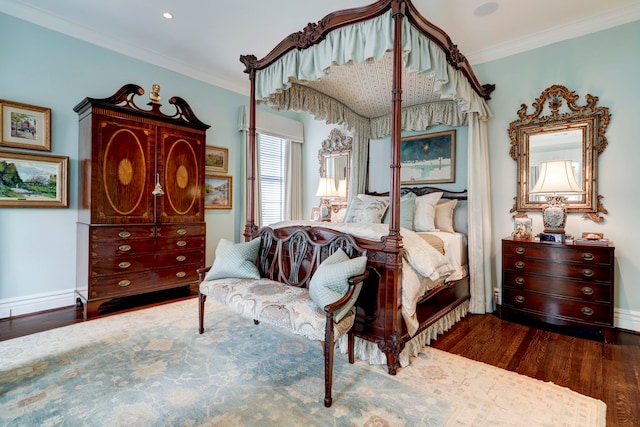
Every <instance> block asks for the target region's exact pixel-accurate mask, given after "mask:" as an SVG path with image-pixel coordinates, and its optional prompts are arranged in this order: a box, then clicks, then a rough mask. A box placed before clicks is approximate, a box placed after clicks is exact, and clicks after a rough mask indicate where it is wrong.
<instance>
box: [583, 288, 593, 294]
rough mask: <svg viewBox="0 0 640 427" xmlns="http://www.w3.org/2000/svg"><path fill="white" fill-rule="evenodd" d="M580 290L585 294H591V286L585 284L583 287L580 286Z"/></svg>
mask: <svg viewBox="0 0 640 427" xmlns="http://www.w3.org/2000/svg"><path fill="white" fill-rule="evenodd" d="M581 291H582V293H583V294H585V295H593V288H590V287H588V286H585V287H584V288H582V289H581Z"/></svg>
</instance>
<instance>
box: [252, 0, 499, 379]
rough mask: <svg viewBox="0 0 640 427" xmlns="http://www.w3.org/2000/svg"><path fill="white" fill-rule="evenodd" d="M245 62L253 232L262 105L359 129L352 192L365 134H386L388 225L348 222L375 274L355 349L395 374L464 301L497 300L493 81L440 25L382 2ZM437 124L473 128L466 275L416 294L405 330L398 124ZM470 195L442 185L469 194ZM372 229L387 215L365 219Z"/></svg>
mask: <svg viewBox="0 0 640 427" xmlns="http://www.w3.org/2000/svg"><path fill="white" fill-rule="evenodd" d="M240 60H241V62H242V63H244V65H245V66H246V69H245V72H246V73H248V75H249V81H250V107H249V117H250V119H249V140H248V149H247V165H248V173H247V179H248V185H247V202H246V210H247V211H246V217H247V222H246V224H245V228H244V236H245V239H246V240H251V239H252V238H253V237H255V236H256V235H257V234H258V227H257V226H256V221H255V216H254V211H255V210H254V207H255V203H256V200H255V194H254V190H253V189H254V183H255V179H256V178H255V176H256V175H255V173H256V154H255V150H256V104H257V103H263V104H265V105H269V106H271V107H272V108H275V109H280V110H297V111H306V112H309V113H311V114H312V115H314V116H315V117H316V118H317V119H322V120H325V121H326V122H327V123H330V124H338V125H342V126H344V127H345V128H346V129H348V130H349V131H350V132H352V134H353V153H352V167H351V169H350V176H349V183H350V185H349V187H350V188H349V199H351V200H353V198H354V197H356V195H358V194H361V193H364V192H365V188H366V177H367V171H366V169H367V156H368V144H369V140H371V139H379V138H382V137H385V136H387V135H390V137H391V156H390V159H391V161H390V173H391V178H390V183H389V192H388V216H389V219H388V226H387V225H386V224H385V225H383V227H384V230H385V232H384V234H383V235H376V237H372V236H371V234H370V233H368V232H364V233H362V234H358V233H356V232H353V233H354V234H353V235H354V237H355V238H356V241H357V242H358V245H360V246H361V247H363V248H366V250H367V256H368V258H369V261H368V270H369V273H370V274H369V281H368V282H367V283H366V284H365V285H364V286H363V289H362V293H361V296H360V299H359V301H358V304H357V315H356V323H355V325H354V327H353V329H352V333H353V334H354V335H355V336H356V338H357V340H356V341H357V342H356V346H357V347H358V346H359V348H357V349H356V352H357V354H358V356H359V357H360V358H367V359H369V360H370V361H372V362H377V363H386V364H387V366H388V369H389V372H390V373H392V374H393V373H395V372H396V369H397V368H398V366H405V365H406V364H408V363H409V360H410V357H411V356H413V355H415V354H417V352H418V351H419V349H420V348H421V347H422V346H423V345H424V344H428V342H429V341H430V339H432V338H435V336H436V335H437V333H441V332H443V331H445V330H447V329H448V328H449V327H450V326H451V325H452V324H453V323H455V322H456V321H457V320H459V318H460V317H462V316H464V315H465V314H466V313H467V311H471V312H474V313H484V312H486V311H491V310H492V303H493V302H492V289H491V288H492V285H491V279H492V272H491V271H490V265H491V263H490V248H491V241H490V240H491V239H490V235H491V230H490V225H489V222H488V218H489V217H490V212H489V206H490V195H489V179H488V148H487V131H486V123H485V122H486V120H488V119H489V118H490V117H491V112H490V110H489V108H488V106H487V104H486V100H488V99H490V94H491V92H492V91H493V89H494V86H493V85H481V84H480V83H479V81H478V79H477V78H476V76H475V74H474V72H473V70H472V68H471V66H470V64H469V62H468V61H467V59H466V58H465V57H464V56H463V55H462V54H461V53H460V52H459V51H458V48H457V46H456V45H455V44H453V43H452V41H451V39H450V38H449V36H448V35H447V34H446V33H445V32H444V31H442V30H441V29H440V28H438V27H436V26H435V25H433V24H431V23H430V22H429V21H427V20H426V19H425V18H424V17H422V16H421V15H420V13H419V12H418V10H417V9H416V8H415V6H414V5H413V4H412V3H411V1H408V0H379V1H377V2H376V3H373V4H370V5H368V6H364V7H359V8H353V9H347V10H341V11H337V12H334V13H331V14H329V15H327V16H325V17H324V18H323V19H322V20H320V21H319V22H318V23H316V24H308V25H307V27H306V28H304V30H303V31H301V32H298V33H294V34H291V35H289V36H288V37H286V38H285V39H284V40H282V41H281V42H280V43H279V44H278V45H277V46H276V47H275V48H274V49H273V50H272V51H271V52H270V53H269V54H267V55H266V56H265V57H264V58H263V59H260V60H258V59H257V58H256V57H255V56H253V55H246V56H244V55H243V56H241V57H240ZM433 125H448V126H464V125H467V126H469V132H468V133H469V142H468V144H469V148H468V151H469V171H468V177H469V178H468V179H469V183H468V211H469V219H468V223H469V235H468V244H469V248H470V250H469V254H468V256H469V275H468V276H465V277H463V278H462V279H459V280H455V281H449V282H446V281H445V279H446V277H445V276H446V275H443V277H441V278H440V280H439V283H441V284H442V286H439V287H438V288H436V289H433V290H431V291H429V292H427V293H426V294H425V295H423V296H421V297H420V298H419V300H420V301H419V303H418V307H417V308H416V309H415V311H416V316H417V318H418V322H419V326H418V327H417V330H414V331H412V332H413V333H409V332H408V331H407V326H406V325H405V324H404V323H405V322H404V320H403V316H402V314H401V310H402V304H403V303H402V301H403V285H402V278H403V268H407V267H406V266H407V264H406V263H405V262H404V260H405V259H406V258H407V257H409V258H410V257H411V256H410V254H409V255H408V254H407V250H406V248H405V240H406V238H407V233H408V232H407V231H406V230H405V229H402V232H401V221H400V206H401V196H402V194H401V193H402V191H403V190H404V189H401V185H400V144H401V132H402V131H403V130H424V129H427V128H428V127H429V126H433ZM425 192H428V190H427V191H423V193H425ZM466 195H467V194H466V192H464V193H461V194H458V195H456V194H455V193H449V194H447V196H448V197H451V198H463V199H464V198H466ZM447 196H445V197H447ZM289 225H290V224H289ZM326 225H327V224H326V223H323V224H322V226H323V227H324V226H326ZM359 225H360V226H361V227H360V228H361V229H362V228H363V227H362V224H359ZM300 227H301V228H305V227H306V228H309V227H313V225H310V224H301V225H300ZM376 227H377V228H378V229H379V228H380V225H378V224H372V225H371V227H367V226H366V225H365V227H364V228H367V230H368V231H370V230H371V229H373V228H376ZM349 230H351V229H349ZM347 232H349V233H351V232H352V231H347ZM434 277H435V276H434ZM469 287H471V292H469ZM469 295H470V296H469ZM412 329H416V328H412Z"/></svg>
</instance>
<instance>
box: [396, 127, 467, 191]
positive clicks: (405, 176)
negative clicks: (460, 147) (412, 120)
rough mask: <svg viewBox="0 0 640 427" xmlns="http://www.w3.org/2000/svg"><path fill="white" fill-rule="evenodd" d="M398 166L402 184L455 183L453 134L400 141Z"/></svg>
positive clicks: (437, 133)
mask: <svg viewBox="0 0 640 427" xmlns="http://www.w3.org/2000/svg"><path fill="white" fill-rule="evenodd" d="M400 166H401V169H400V183H401V184H402V185H414V184H441V183H447V182H456V131H455V130H448V131H444V132H436V133H428V134H422V135H415V136H408V137H405V138H402V144H401V147H400Z"/></svg>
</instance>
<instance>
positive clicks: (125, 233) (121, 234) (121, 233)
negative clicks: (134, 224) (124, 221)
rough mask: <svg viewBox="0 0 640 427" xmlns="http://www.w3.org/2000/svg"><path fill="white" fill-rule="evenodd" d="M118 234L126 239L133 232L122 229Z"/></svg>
mask: <svg viewBox="0 0 640 427" xmlns="http://www.w3.org/2000/svg"><path fill="white" fill-rule="evenodd" d="M118 236H120V237H122V238H123V239H126V238H127V237H131V233H130V232H128V231H121V232H119V233H118Z"/></svg>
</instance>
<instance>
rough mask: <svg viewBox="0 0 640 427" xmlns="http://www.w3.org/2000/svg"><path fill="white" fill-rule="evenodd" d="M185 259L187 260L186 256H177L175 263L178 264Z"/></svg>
mask: <svg viewBox="0 0 640 427" xmlns="http://www.w3.org/2000/svg"><path fill="white" fill-rule="evenodd" d="M185 259H187V257H186V256H184V255H178V256H177V257H176V261H178V262H182V261H184V260H185Z"/></svg>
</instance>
